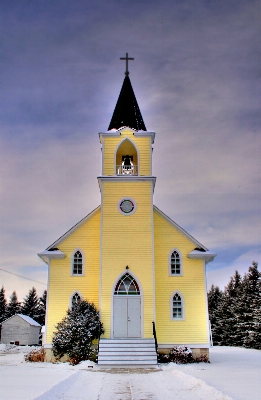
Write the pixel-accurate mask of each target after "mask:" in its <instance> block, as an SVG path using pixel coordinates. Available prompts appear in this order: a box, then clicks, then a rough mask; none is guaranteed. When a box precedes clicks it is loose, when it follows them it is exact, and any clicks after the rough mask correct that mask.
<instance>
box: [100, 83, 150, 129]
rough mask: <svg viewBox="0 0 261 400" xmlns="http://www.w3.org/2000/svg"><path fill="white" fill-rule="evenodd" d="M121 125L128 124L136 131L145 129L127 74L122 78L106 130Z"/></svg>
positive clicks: (117, 127)
mask: <svg viewBox="0 0 261 400" xmlns="http://www.w3.org/2000/svg"><path fill="white" fill-rule="evenodd" d="M122 126H129V127H130V128H133V129H136V130H137V131H139V130H142V131H146V126H145V124H144V121H143V118H142V115H141V112H140V109H139V106H138V102H137V100H136V97H135V94H134V91H133V89H132V85H131V81H130V78H129V75H126V76H125V78H124V81H123V84H122V88H121V91H120V95H119V98H118V101H117V103H116V106H115V109H114V112H113V115H112V118H111V122H110V125H109V127H108V131H109V130H111V129H119V128H121V127H122Z"/></svg>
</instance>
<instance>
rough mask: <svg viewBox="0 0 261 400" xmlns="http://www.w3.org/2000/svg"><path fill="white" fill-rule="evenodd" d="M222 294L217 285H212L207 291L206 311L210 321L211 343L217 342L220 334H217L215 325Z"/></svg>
mask: <svg viewBox="0 0 261 400" xmlns="http://www.w3.org/2000/svg"><path fill="white" fill-rule="evenodd" d="M222 296H223V292H222V291H221V290H220V289H219V287H218V286H214V285H212V286H211V288H210V290H209V292H208V312H209V320H210V323H211V331H212V340H213V343H218V342H219V341H220V336H219V335H218V332H217V330H216V326H217V321H218V314H217V310H218V309H219V306H220V303H221V301H222Z"/></svg>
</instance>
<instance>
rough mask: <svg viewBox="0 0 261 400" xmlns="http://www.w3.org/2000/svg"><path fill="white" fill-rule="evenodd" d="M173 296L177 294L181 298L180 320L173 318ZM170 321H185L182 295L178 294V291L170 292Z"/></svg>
mask: <svg viewBox="0 0 261 400" xmlns="http://www.w3.org/2000/svg"><path fill="white" fill-rule="evenodd" d="M175 294H178V295H179V296H180V298H181V307H182V309H181V311H182V317H181V318H173V297H174V296H175ZM170 320H171V321H184V320H185V301H184V296H183V294H182V293H180V291H179V290H175V291H174V292H172V294H171V296H170Z"/></svg>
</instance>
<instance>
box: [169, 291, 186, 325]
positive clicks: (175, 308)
mask: <svg viewBox="0 0 261 400" xmlns="http://www.w3.org/2000/svg"><path fill="white" fill-rule="evenodd" d="M171 319H184V302H183V299H182V296H181V294H180V293H178V292H175V293H174V294H173V295H172V296H171Z"/></svg>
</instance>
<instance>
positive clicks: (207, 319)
mask: <svg viewBox="0 0 261 400" xmlns="http://www.w3.org/2000/svg"><path fill="white" fill-rule="evenodd" d="M203 263H204V265H203V268H204V283H205V288H204V289H205V307H206V325H207V326H206V330H207V338H208V342H209V345H210V344H211V331H210V329H209V323H210V321H209V313H208V296H207V274H206V262H204V261H203Z"/></svg>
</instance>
